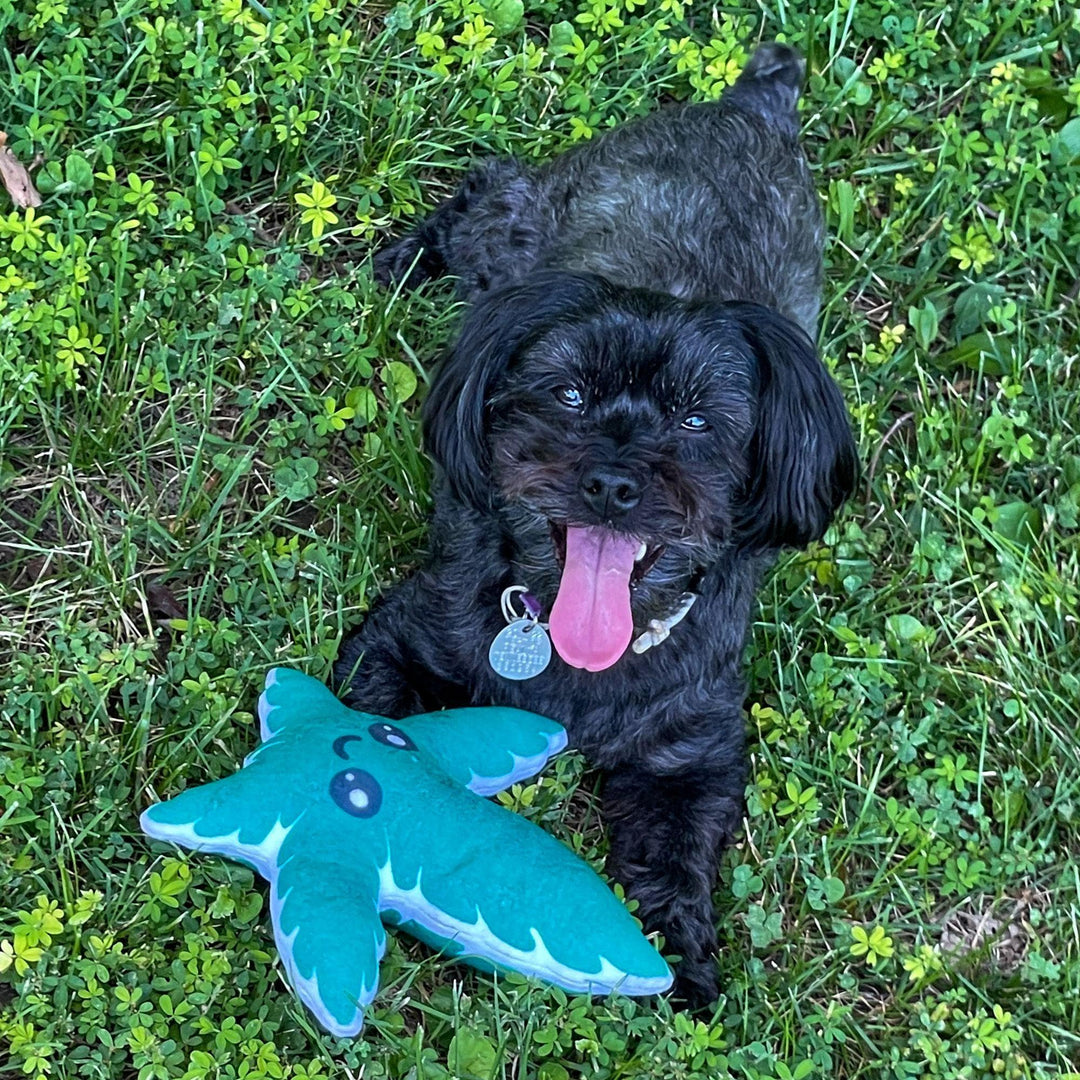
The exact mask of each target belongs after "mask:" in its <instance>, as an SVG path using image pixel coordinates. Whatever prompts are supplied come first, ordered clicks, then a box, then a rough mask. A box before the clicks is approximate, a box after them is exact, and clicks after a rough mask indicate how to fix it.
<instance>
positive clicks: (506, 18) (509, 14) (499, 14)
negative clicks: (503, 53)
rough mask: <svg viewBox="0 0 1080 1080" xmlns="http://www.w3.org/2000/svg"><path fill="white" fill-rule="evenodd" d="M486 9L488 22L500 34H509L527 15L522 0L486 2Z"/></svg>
mask: <svg viewBox="0 0 1080 1080" xmlns="http://www.w3.org/2000/svg"><path fill="white" fill-rule="evenodd" d="M485 9H486V10H485V15H486V17H487V20H488V22H489V23H491V25H492V26H493V27H494V29H495V33H496V34H499V35H502V34H509V33H510V31H511V30H513V29H514V27H516V26H517V25H518V23H520V22H521V20H522V17H523V16H524V15H525V5H524V4H523V3H522V0H493V2H489V3H488V4H485Z"/></svg>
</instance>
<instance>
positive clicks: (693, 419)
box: [682, 415, 709, 431]
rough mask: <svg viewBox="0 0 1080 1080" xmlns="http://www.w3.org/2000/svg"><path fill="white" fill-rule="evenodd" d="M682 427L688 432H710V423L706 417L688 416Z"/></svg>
mask: <svg viewBox="0 0 1080 1080" xmlns="http://www.w3.org/2000/svg"><path fill="white" fill-rule="evenodd" d="M682 426H683V428H684V429H685V430H686V431H708V430H709V421H708V420H706V419H705V417H704V416H697V415H694V416H688V417H687V418H686V419H685V420H684V421H683V422H682Z"/></svg>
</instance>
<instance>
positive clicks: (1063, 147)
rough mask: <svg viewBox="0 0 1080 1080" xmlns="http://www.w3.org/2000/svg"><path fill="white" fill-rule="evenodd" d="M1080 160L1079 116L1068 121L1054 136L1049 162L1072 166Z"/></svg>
mask: <svg viewBox="0 0 1080 1080" xmlns="http://www.w3.org/2000/svg"><path fill="white" fill-rule="evenodd" d="M1078 159H1080V116H1078V117H1076V118H1075V119H1073V120H1070V121H1069V122H1068V123H1067V124H1066V125H1065V126H1064V127H1063V128H1062V129H1061V130H1060V131H1059V132H1058V133H1057V135H1056V136H1055V138H1054V141H1053V143H1052V145H1051V147H1050V160H1051V161H1052V162H1053V163H1054V164H1055V165H1072V164H1074V163H1075V162H1077V160H1078Z"/></svg>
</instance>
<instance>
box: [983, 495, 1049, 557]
mask: <svg viewBox="0 0 1080 1080" xmlns="http://www.w3.org/2000/svg"><path fill="white" fill-rule="evenodd" d="M994 532H996V533H997V534H998V536H1001V537H1004V538H1005V539H1006V540H1009V541H1011V542H1012V543H1014V544H1017V545H1018V546H1020V547H1023V548H1027V547H1030V546H1031V545H1032V544H1034V543H1035V542H1036V540H1037V539H1038V537H1039V533H1040V532H1042V514H1041V513H1040V512H1039V510H1038V508H1037V507H1034V506H1031V505H1030V504H1028V503H1026V502H1011V503H1006V504H1005V505H1004V506H999V507H998V511H997V518H996V520H995V521H994Z"/></svg>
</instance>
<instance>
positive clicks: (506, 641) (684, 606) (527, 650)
mask: <svg viewBox="0 0 1080 1080" xmlns="http://www.w3.org/2000/svg"><path fill="white" fill-rule="evenodd" d="M515 597H516V598H517V599H518V600H520V601H521V605H522V607H523V608H524V613H523V614H522V615H518V614H517V612H516V611H515V610H514V607H513V600H514V599H515ZM697 598H698V594H697V593H694V592H685V593H683V594H682V596H680V597H679V602H678V604H676V606H675V610H674V611H672V612H671V613H670V614H669V615H667V616H665V617H664V618H663V619H650V620H649V625H648V626H647V627H646V629H645V631H644V632H643V633H641V634H639V635H638V636H637V637H636V638H634V640H633V642H632V643H631V645H630V648H631V649H632V650H633V651H634V652H635V653H636V654H637V655H638V656H640V655H641V654H642V653H645V652H648V651H649V649H651V648H652V647H653V646H654V645H660V644H662V643H663V642H665V641H667V639H668V638H669V637H670V636H671V631H672V629H673V628H674V627H676V626H678V625H679V623H681V622H682V621H683V619H685V618H686V616H687V613H688V612H689V611H690V609H691V608H692V607H693V606H694V602H695V601H696V600H697ZM500 603H501V607H502V613H503V618H505V619H506V622H507V625H506V626H504V627H503V628H502V630H501V631H499V633H498V634H497V635H496V636H495V640H494V641H492V643H491V646H490V648H489V649H488V663H489V664H490V665H491V667H492V669H493V670H494V671H495V673H496V674H497V675H501V676H502V677H503V678H504V679H511V680H513V681H515V682H517V681H519V680H522V679H532V678H535V677H536V676H537V675H539V674H540V673H541V672H542V671H543V670H544V669H545V668H546V667H547V666H548V664H549V663H550V662H551V642H550V639H549V638H548V636H547V633H546V630H547V624H546V623H542V622H541V621H540V615H541V614H542V608H541V606H540V601H539V600H537V599H536V597H535V596H533V595H532V593H530V592H529V590H528V587H527V586H525V585H511V586H510V587H509V588H508V589H504V590H503V594H502V598H501V601H500Z"/></svg>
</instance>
